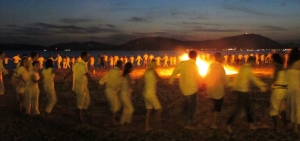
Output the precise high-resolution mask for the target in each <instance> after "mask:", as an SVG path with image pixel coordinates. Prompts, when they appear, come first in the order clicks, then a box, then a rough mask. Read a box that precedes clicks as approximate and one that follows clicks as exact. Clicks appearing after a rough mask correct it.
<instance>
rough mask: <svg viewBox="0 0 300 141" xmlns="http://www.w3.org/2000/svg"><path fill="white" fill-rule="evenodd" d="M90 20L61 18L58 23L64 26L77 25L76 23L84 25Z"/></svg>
mask: <svg viewBox="0 0 300 141" xmlns="http://www.w3.org/2000/svg"><path fill="white" fill-rule="evenodd" d="M91 21H92V20H91V19H71V18H63V19H61V20H60V21H59V22H62V23H66V24H78V23H86V22H91Z"/></svg>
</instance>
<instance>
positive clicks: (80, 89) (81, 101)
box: [74, 86, 91, 109]
mask: <svg viewBox="0 0 300 141" xmlns="http://www.w3.org/2000/svg"><path fill="white" fill-rule="evenodd" d="M74 92H75V93H76V95H77V109H87V108H88V107H89V106H90V103H91V98H90V92H89V89H88V88H87V86H75V88H74Z"/></svg>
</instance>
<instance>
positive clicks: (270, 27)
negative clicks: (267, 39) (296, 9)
mask: <svg viewBox="0 0 300 141" xmlns="http://www.w3.org/2000/svg"><path fill="white" fill-rule="evenodd" d="M261 27H263V28H265V29H267V30H286V29H285V28H282V27H279V26H269V25H265V26H261Z"/></svg>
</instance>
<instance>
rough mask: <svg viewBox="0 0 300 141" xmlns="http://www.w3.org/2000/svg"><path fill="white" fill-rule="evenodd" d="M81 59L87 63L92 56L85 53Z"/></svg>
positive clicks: (81, 55) (82, 53)
mask: <svg viewBox="0 0 300 141" xmlns="http://www.w3.org/2000/svg"><path fill="white" fill-rule="evenodd" d="M80 57H81V59H82V60H83V61H84V62H87V61H88V60H89V59H90V54H89V53H87V52H86V51H83V52H81V54H80Z"/></svg>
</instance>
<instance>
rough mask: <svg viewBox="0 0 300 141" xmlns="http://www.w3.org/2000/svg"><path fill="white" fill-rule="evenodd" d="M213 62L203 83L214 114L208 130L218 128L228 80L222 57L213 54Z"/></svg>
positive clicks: (219, 54) (218, 54)
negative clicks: (211, 102)
mask: <svg viewBox="0 0 300 141" xmlns="http://www.w3.org/2000/svg"><path fill="white" fill-rule="evenodd" d="M214 58H215V62H213V63H212V64H211V65H210V66H209V67H208V71H207V74H206V77H205V82H206V84H207V93H208V95H209V97H210V98H211V99H212V100H213V103H214V110H213V111H214V112H213V115H212V123H211V125H210V128H213V129H215V128H218V126H217V119H218V115H219V113H220V112H221V109H222V104H223V101H224V94H225V90H224V88H225V87H226V86H229V85H230V83H229V78H228V77H227V75H226V72H225V69H224V67H223V66H222V64H221V63H222V59H223V56H222V55H221V53H218V52H217V53H215V54H214Z"/></svg>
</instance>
